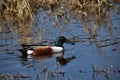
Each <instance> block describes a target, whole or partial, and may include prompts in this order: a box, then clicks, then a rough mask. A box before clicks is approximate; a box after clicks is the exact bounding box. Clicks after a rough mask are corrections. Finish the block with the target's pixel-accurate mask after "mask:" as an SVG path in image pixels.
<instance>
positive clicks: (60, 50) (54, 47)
mask: <svg viewBox="0 0 120 80" xmlns="http://www.w3.org/2000/svg"><path fill="white" fill-rule="evenodd" d="M51 48H52V52H53V53H58V52H62V51H63V47H57V46H52V47H51Z"/></svg>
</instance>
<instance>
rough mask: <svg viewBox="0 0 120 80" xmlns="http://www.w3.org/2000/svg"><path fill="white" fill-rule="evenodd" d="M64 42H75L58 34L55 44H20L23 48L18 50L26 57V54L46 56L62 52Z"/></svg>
mask: <svg viewBox="0 0 120 80" xmlns="http://www.w3.org/2000/svg"><path fill="white" fill-rule="evenodd" d="M64 43H68V44H71V45H74V44H75V43H73V42H71V41H70V40H68V39H66V38H65V37H63V36H59V37H57V39H56V41H55V46H38V45H22V47H23V49H19V51H20V52H21V53H22V57H27V55H28V54H32V55H33V56H47V55H52V54H54V53H60V52H63V51H64V47H63V44H64Z"/></svg>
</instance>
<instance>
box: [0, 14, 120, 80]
mask: <svg viewBox="0 0 120 80" xmlns="http://www.w3.org/2000/svg"><path fill="white" fill-rule="evenodd" d="M42 16H43V14H39V19H41V18H42ZM51 22H52V21H49V20H48V19H46V20H45V21H43V22H41V21H40V22H39V21H38V22H36V23H34V24H32V25H30V26H31V27H30V32H28V33H27V36H26V34H22V33H21V34H20V32H19V31H18V32H15V31H13V30H12V32H6V29H7V28H6V27H2V28H1V29H2V30H0V31H1V32H0V61H1V62H0V75H3V74H6V73H9V74H11V75H14V76H16V77H17V78H19V79H21V80H22V79H24V80H120V71H119V70H120V63H119V59H120V36H119V32H120V28H119V25H120V15H119V14H115V13H111V26H112V27H111V30H112V31H107V30H106V28H104V27H101V28H100V29H99V30H98V36H97V37H96V38H95V40H94V41H93V42H91V40H90V38H89V36H88V34H87V33H86V32H85V30H84V29H83V26H82V25H81V22H79V21H73V20H72V21H70V24H68V25H66V26H65V27H64V26H62V27H53V26H52V24H51ZM32 26H34V27H32ZM31 29H32V30H31ZM24 30H26V29H24ZM8 31H9V29H8ZM16 31H17V30H16ZM17 33H19V34H17ZM28 34H29V35H28ZM20 35H25V36H20ZM60 35H62V36H65V37H67V38H68V39H70V40H71V41H74V42H75V44H76V45H69V44H64V47H65V54H64V58H68V57H71V56H75V57H76V58H75V59H73V60H71V61H70V62H69V63H67V64H66V65H58V64H57V62H56V58H55V57H50V58H45V59H44V58H43V59H39V58H33V59H21V58H20V54H21V53H20V52H19V51H18V49H19V48H20V44H21V43H40V42H39V41H41V42H42V41H43V44H48V45H54V44H53V42H54V40H55V39H56V37H57V36H60ZM25 38H27V39H25ZM19 76H24V78H23V77H19Z"/></svg>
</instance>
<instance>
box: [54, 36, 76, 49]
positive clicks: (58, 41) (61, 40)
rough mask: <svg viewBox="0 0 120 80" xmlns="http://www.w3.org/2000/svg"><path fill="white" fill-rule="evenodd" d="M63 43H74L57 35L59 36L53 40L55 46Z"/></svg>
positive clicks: (61, 45)
mask: <svg viewBox="0 0 120 80" xmlns="http://www.w3.org/2000/svg"><path fill="white" fill-rule="evenodd" d="M64 43H68V44H71V45H75V43H73V42H71V41H70V40H68V39H66V38H65V37H64V36H59V37H57V39H56V41H55V46H60V47H63V44H64Z"/></svg>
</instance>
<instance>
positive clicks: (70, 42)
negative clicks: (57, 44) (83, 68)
mask: <svg viewBox="0 0 120 80" xmlns="http://www.w3.org/2000/svg"><path fill="white" fill-rule="evenodd" d="M65 43H68V44H71V45H75V43H73V42H72V41H70V40H68V39H65Z"/></svg>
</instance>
